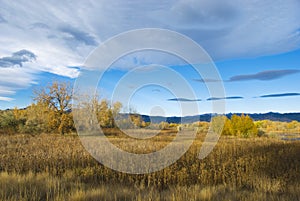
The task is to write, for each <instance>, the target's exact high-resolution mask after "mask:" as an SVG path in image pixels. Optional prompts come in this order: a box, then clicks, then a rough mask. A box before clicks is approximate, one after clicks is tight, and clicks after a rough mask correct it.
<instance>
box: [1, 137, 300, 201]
mask: <svg viewBox="0 0 300 201" xmlns="http://www.w3.org/2000/svg"><path fill="white" fill-rule="evenodd" d="M203 137H204V135H199V136H198V138H197V140H196V141H195V142H194V144H193V145H192V147H191V148H190V150H189V151H188V152H187V153H186V154H185V155H184V156H182V157H181V158H180V159H179V160H178V161H177V162H176V163H174V164H173V165H171V166H169V167H167V168H165V169H163V170H161V171H158V172H154V173H151V174H143V175H132V174H124V173H120V172H116V171H114V170H111V169H108V168H106V167H104V166H103V165H101V164H99V163H98V162H97V161H96V160H94V159H93V158H92V157H91V156H90V155H89V153H87V152H86V151H85V149H84V148H83V147H82V145H81V143H80V140H79V138H78V137H77V136H75V135H73V136H72V135H70V136H60V135H38V136H30V135H13V136H3V135H2V136H0V172H1V173H0V200H176V201H177V200H178V201H181V200H300V157H299V156H300V142H299V141H298V142H297V141H296V142H289V141H288V142H286V141H280V140H277V139H269V138H250V139H239V138H232V137H222V138H221V139H220V141H219V142H218V144H217V146H216V147H215V149H214V151H213V152H212V153H211V154H210V155H209V156H208V157H207V158H205V159H203V160H199V159H198V158H197V155H198V151H199V148H200V146H201V143H202V140H203ZM110 138H111V140H112V141H114V143H116V144H119V146H120V147H126V146H129V145H130V146H132V145H134V143H133V144H130V142H129V145H128V144H126V143H125V144H124V141H122V140H121V138H118V137H117V135H116V136H114V137H110ZM171 138H172V137H171ZM164 139H166V140H164ZM127 140H128V139H127ZM122 143H123V144H122ZM168 143H169V139H168V137H165V138H164V137H163V136H160V137H158V138H156V140H155V141H153V142H152V145H153V144H154V145H153V146H155V147H156V149H159V148H160V147H162V146H163V145H166V144H168ZM155 144H156V145H155ZM130 146H129V147H130ZM127 148H128V147H127ZM137 149H138V148H137ZM132 150H133V151H134V150H135V149H134V147H133V148H132ZM137 152H139V151H137Z"/></svg>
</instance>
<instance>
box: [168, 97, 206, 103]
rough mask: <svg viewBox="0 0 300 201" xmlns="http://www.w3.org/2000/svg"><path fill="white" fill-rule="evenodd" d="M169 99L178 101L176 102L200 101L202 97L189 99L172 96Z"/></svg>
mask: <svg viewBox="0 0 300 201" xmlns="http://www.w3.org/2000/svg"><path fill="white" fill-rule="evenodd" d="M167 101H176V102H199V101H202V100H201V99H188V98H171V99H168V100H167Z"/></svg>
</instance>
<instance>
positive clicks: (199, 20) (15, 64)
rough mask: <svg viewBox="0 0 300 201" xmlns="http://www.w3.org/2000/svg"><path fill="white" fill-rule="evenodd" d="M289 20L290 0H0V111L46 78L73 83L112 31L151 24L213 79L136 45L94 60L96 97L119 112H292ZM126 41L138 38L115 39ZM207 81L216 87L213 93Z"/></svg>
mask: <svg viewBox="0 0 300 201" xmlns="http://www.w3.org/2000/svg"><path fill="white" fill-rule="evenodd" d="M299 19H300V1H299V0H264V1H260V0H224V1H218V0H160V1H153V0H151V1H150V0H145V1H137V0H135V1H133V0H128V1H122V0H114V1H107V0H100V1H92V0H86V1H79V0H77V1H76V0H75V1H22V0H20V1H4V0H3V1H2V0H0V30H1V31H0V109H7V108H14V107H19V108H22V107H26V106H28V105H29V104H31V102H32V90H33V89H35V88H39V87H43V86H45V85H47V84H49V83H51V82H53V81H67V82H71V83H72V84H73V83H74V82H76V80H78V79H79V78H80V76H81V75H82V74H84V72H85V71H86V70H87V71H89V70H91V69H89V66H87V65H86V62H87V61H88V60H89V58H90V57H91V54H92V53H93V52H95V50H97V48H99V47H100V46H101V45H103V44H106V42H107V40H109V39H110V40H112V39H114V37H115V36H116V35H118V34H122V33H124V32H128V31H131V30H135V29H147V28H159V29H165V30H171V31H174V32H176V33H180V34H182V35H184V36H185V37H187V38H189V39H191V40H193V41H194V42H195V43H197V44H198V45H199V46H200V47H202V48H203V51H204V53H206V54H207V58H210V64H211V66H215V68H216V70H217V71H218V74H219V76H217V79H216V77H207V76H206V77H205V76H202V75H201V76H199V74H198V73H197V71H195V67H196V69H197V68H202V66H201V65H202V64H200V63H192V64H191V63H188V62H187V61H185V60H184V59H182V58H177V57H178V55H172V54H170V53H168V52H162V51H157V50H140V51H137V52H131V53H128V54H126V55H120V57H119V58H118V59H117V60H116V61H115V62H114V63H113V64H112V65H111V66H109V68H104V67H103V66H101V65H99V66H97V67H98V68H99V69H98V70H100V71H101V72H102V73H103V76H102V77H101V78H99V82H98V86H97V91H98V93H99V95H100V97H101V98H106V99H108V100H111V101H113V102H114V101H120V102H122V104H123V106H124V112H126V111H129V110H134V111H136V112H139V113H141V114H151V115H164V116H182V115H184V116H185V115H194V114H203V113H211V112H214V110H213V105H214V103H218V102H223V101H224V102H225V105H226V107H225V112H226V113H229V112H232V113H234V112H244V113H265V112H270V111H272V112H280V113H286V112H300V105H299V104H298V103H299V102H300V89H299V86H300V79H299V76H300V20H299ZM148 37H150V38H151V40H152V41H153V43H155V41H157V40H160V39H162V40H164V37H161V38H156V35H155V34H153V35H149V36H148ZM136 40H137V41H143V40H146V38H145V37H144V38H143V37H142V36H139V37H136V38H132V39H131V40H128V41H123V43H122V44H123V45H124V44H126V45H127V46H129V47H130V46H131V43H134V41H136ZM166 40H167V39H166ZM173 42H174V46H181V47H182V49H183V50H186V49H187V50H186V51H187V53H189V54H190V55H193V54H195V52H193V51H191V50H189V49H188V48H187V47H188V45H187V44H185V43H180V44H178V43H179V42H178V41H176V40H174V41H173ZM116 52H117V51H116ZM116 52H114V53H116ZM204 53H203V54H204ZM110 54H112V52H106V53H105V54H102V55H98V56H99V57H105V56H108V55H110ZM176 56H177V57H176ZM204 74H205V73H204ZM146 82H147V83H146ZM185 85H186V86H185ZM209 86H223V87H224V92H225V93H224V94H222V96H219V97H214V96H213V95H214V94H215V93H214V92H212V91H211V90H210V87H209ZM185 87H187V88H185ZM133 89H134V90H133ZM189 90H190V91H191V92H192V93H186V92H187V91H189ZM175 92H176V93H175ZM178 94H180V96H178ZM124 97H127V99H125V98H124ZM195 105H196V108H195ZM183 110H184V111H183Z"/></svg>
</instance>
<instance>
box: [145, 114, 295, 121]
mask: <svg viewBox="0 0 300 201" xmlns="http://www.w3.org/2000/svg"><path fill="white" fill-rule="evenodd" d="M235 114H237V115H241V114H242V113H235ZM213 115H214V114H201V115H195V116H185V117H162V116H148V115H141V117H142V119H143V121H145V122H150V121H151V122H153V123H160V122H162V121H166V122H168V123H193V122H196V121H207V122H209V121H210V119H211V117H212V116H213ZM232 115H233V114H232V113H229V114H226V116H227V117H228V118H230V117H231V116H232ZM245 115H249V116H250V117H251V118H252V119H254V120H255V121H258V120H272V121H282V122H290V121H293V120H296V121H300V113H283V114H282V113H274V112H269V113H263V114H246V113H245Z"/></svg>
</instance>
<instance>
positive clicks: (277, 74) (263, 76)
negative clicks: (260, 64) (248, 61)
mask: <svg viewBox="0 0 300 201" xmlns="http://www.w3.org/2000/svg"><path fill="white" fill-rule="evenodd" d="M299 72H300V70H297V69H286V70H269V71H262V72H259V73H255V74H245V75H236V76H233V77H231V78H230V79H229V80H228V82H238V81H250V80H260V81H269V80H275V79H279V78H282V77H285V76H288V75H293V74H296V73H299Z"/></svg>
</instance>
